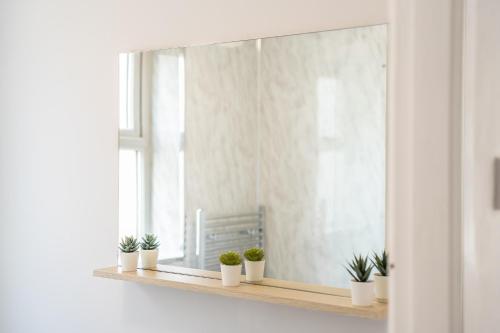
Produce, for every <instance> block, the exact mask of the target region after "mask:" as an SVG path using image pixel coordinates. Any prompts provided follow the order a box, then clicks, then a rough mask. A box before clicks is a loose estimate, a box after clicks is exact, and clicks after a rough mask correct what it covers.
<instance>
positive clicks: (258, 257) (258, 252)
mask: <svg viewBox="0 0 500 333" xmlns="http://www.w3.org/2000/svg"><path fill="white" fill-rule="evenodd" d="M243 256H244V257H245V259H246V260H248V261H262V259H264V250H263V249H261V248H258V247H252V248H250V249H248V250H246V251H245V253H244V254H243Z"/></svg>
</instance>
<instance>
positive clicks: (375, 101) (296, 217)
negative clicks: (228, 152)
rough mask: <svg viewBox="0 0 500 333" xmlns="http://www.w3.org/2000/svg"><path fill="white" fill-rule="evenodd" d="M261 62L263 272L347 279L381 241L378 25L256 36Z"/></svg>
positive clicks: (382, 79)
mask: <svg viewBox="0 0 500 333" xmlns="http://www.w3.org/2000/svg"><path fill="white" fill-rule="evenodd" d="M261 66H262V70H261V75H262V78H261V80H260V83H261V89H260V91H261V102H260V112H259V131H260V135H259V139H260V141H259V147H260V150H259V152H260V168H259V174H260V178H259V179H260V182H259V183H260V186H259V203H261V204H264V205H266V207H267V220H266V251H267V262H268V267H267V268H268V269H267V274H268V276H272V277H276V278H282V279H290V280H296V281H304V282H312V283H321V284H333V285H335V286H340V287H347V286H348V285H349V278H348V276H347V273H346V272H345V269H344V264H345V262H346V259H349V258H350V257H351V255H352V254H353V252H360V253H365V254H366V253H368V252H370V251H372V250H381V249H383V248H384V232H385V228H384V221H385V208H384V206H385V119H386V117H385V112H386V98H385V97H386V69H385V66H386V27H385V26H372V27H366V28H355V29H345V30H338V31H330V32H322V33H313V34H303V35H296V36H287V37H279V38H267V39H263V40H262V57H261Z"/></svg>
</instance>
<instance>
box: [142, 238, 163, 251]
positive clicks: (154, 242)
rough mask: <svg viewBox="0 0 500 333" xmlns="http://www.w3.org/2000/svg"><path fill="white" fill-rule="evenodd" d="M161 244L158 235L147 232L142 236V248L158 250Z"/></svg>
mask: <svg viewBox="0 0 500 333" xmlns="http://www.w3.org/2000/svg"><path fill="white" fill-rule="evenodd" d="M158 246H160V243H159V242H158V239H157V237H156V236H155V235H154V234H145V235H144V236H143V237H142V242H141V249H143V250H156V249H157V248H158Z"/></svg>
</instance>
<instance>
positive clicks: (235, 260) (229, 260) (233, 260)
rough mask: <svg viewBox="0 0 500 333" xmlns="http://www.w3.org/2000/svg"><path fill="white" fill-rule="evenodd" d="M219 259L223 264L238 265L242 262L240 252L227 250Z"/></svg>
mask: <svg viewBox="0 0 500 333" xmlns="http://www.w3.org/2000/svg"><path fill="white" fill-rule="evenodd" d="M219 261H220V262H221V264H223V265H228V266H236V265H239V264H241V257H240V254H239V253H238V252H234V251H227V252H224V253H223V254H221V255H220V257H219Z"/></svg>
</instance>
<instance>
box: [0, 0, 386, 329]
mask: <svg viewBox="0 0 500 333" xmlns="http://www.w3.org/2000/svg"><path fill="white" fill-rule="evenodd" d="M384 21H386V2H385V1H384V0H379V1H369V2H367V1H363V0H355V1H353V0H350V1H344V0H335V1H332V0H318V1H315V2H311V1H285V0H276V1H273V2H270V1H265V0H260V1H253V2H248V1H243V0H238V1H237V0H235V1H222V0H219V1H202V0H198V1H197V0H184V1H172V0H171V1H165V0H164V1H160V0H156V1H154V0H148V1H98V0H89V1H63V0H60V1H35V0H32V1H23V0H12V1H2V2H0V47H1V53H0V73H1V75H0V154H1V155H0V184H1V185H0V262H1V266H0V267H1V268H0V331H1V332H9V333H10V332H104V331H106V332H132V331H135V330H138V329H141V330H149V331H153V330H157V331H168V332H196V331H200V332H229V329H228V328H226V327H227V318H234V321H235V323H234V326H235V327H237V328H238V329H239V331H240V332H250V331H252V330H256V329H262V331H263V332H265V331H273V330H278V329H279V330H280V331H288V332H304V331H309V332H335V331H339V332H384V331H385V326H386V325H385V323H384V322H375V321H369V320H359V319H353V318H346V317H340V316H335V315H332V314H327V313H321V312H308V311H303V310H298V309H291V308H288V307H284V306H278V305H268V304H261V303H256V302H251V301H243V300H234V299H227V298H221V297H216V296H209V295H201V294H194V293H189V292H182V291H177V290H169V289H163V288H157V287H146V286H139V285H134V284H127V283H121V282H116V281H110V280H100V279H97V278H93V277H91V272H92V269H93V268H95V267H101V266H106V265H112V264H114V263H115V252H116V244H115V243H116V239H117V235H118V219H117V211H118V209H117V207H118V203H117V199H118V198H117V183H118V179H117V175H118V173H117V146H118V142H117V135H116V133H117V128H118V111H117V110H118V63H117V59H118V57H117V55H118V53H119V52H120V51H126V50H132V49H144V48H148V49H152V48H160V47H161V48H164V47H169V46H176V45H180V44H192V43H208V42H213V41H225V40H237V39H245V38H252V37H260V36H270V35H280V34H289V33H297V32H304V31H314V30H325V29H331V28H335V27H341V26H354V25H366V24H373V23H381V22H384ZM150 318H151V319H150ZM249 318H258V319H257V320H249ZM245 325H248V327H247V326H245ZM231 331H232V327H231Z"/></svg>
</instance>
